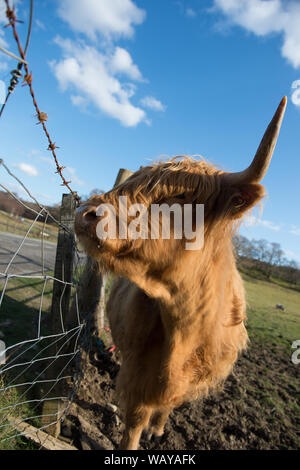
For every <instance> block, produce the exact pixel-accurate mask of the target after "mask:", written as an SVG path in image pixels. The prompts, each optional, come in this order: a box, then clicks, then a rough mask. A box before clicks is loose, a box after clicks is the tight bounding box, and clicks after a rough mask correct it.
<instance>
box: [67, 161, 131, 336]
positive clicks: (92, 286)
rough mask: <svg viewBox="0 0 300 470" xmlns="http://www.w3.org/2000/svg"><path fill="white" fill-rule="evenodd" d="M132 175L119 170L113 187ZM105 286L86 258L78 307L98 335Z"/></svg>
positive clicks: (91, 261) (91, 263) (100, 327)
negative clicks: (91, 315)
mask: <svg viewBox="0 0 300 470" xmlns="http://www.w3.org/2000/svg"><path fill="white" fill-rule="evenodd" d="M132 174H133V172H132V171H130V170H125V169H123V168H121V169H120V170H119V172H118V175H117V178H116V181H115V184H114V187H116V186H118V185H119V184H121V183H123V182H124V181H125V180H126V179H127V178H129V176H130V175H132ZM105 286H106V276H103V275H102V274H101V272H100V271H99V268H98V263H97V262H96V261H94V260H92V259H91V258H90V257H87V261H86V265H85V268H84V272H83V274H82V276H81V289H80V293H79V306H80V310H81V311H82V312H83V313H84V314H86V313H91V312H92V313H93V317H94V318H93V325H92V329H93V328H95V329H96V330H97V333H98V334H99V332H100V331H101V330H102V329H103V328H104V313H105ZM72 310H73V307H72Z"/></svg>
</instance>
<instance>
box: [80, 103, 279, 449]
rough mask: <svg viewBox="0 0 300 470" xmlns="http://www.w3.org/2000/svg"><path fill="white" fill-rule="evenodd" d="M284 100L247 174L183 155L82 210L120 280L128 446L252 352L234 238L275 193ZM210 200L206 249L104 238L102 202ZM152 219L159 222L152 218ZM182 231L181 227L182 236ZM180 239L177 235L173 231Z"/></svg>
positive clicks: (115, 312) (90, 238)
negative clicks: (271, 186)
mask: <svg viewBox="0 0 300 470" xmlns="http://www.w3.org/2000/svg"><path fill="white" fill-rule="evenodd" d="M286 101H287V100H286V97H285V98H283V100H282V101H281V103H280V105H279V107H278V109H277V111H276V113H275V115H274V117H273V119H272V121H271V123H270V125H269V127H268V128H267V131H266V132H265V135H264V137H263V139H262V141H261V144H260V146H259V148H258V150H257V153H256V155H255V157H254V159H253V161H252V163H251V164H250V166H249V167H248V168H247V169H246V170H244V171H242V172H239V173H229V172H224V171H221V170H220V169H216V168H215V167H214V166H212V165H211V164H209V163H207V162H206V161H204V160H196V159H192V158H188V157H180V158H175V159H172V160H170V161H167V162H159V163H155V164H153V165H150V166H147V167H142V168H140V170H139V171H137V172H136V173H134V174H133V175H132V176H130V177H129V179H127V180H126V181H125V182H124V183H122V184H120V185H119V186H117V187H115V188H114V189H113V190H112V191H110V192H108V193H106V194H103V195H100V196H94V197H92V198H91V199H90V200H89V201H88V202H87V203H86V204H85V205H84V206H83V207H81V208H80V209H79V210H78V212H77V216H76V223H75V228H76V233H77V235H78V237H79V239H80V241H81V242H82V244H83V246H84V248H85V250H86V251H87V253H88V254H89V255H90V256H91V257H93V258H94V259H95V260H97V261H98V262H99V264H100V266H101V268H102V269H103V270H104V271H111V272H113V273H114V274H115V275H116V279H115V281H114V283H113V287H112V289H111V293H110V298H109V301H108V304H107V313H108V317H109V322H110V326H111V331H112V336H113V339H114V341H115V344H116V345H117V346H118V348H119V349H120V352H121V355H122V365H121V368H120V372H119V375H118V379H117V390H118V393H119V396H120V399H121V403H122V406H123V410H124V420H125V431H124V435H123V438H122V442H121V448H122V449H137V448H138V445H139V440H140V436H141V433H142V431H143V430H146V429H147V428H148V430H149V432H150V434H153V435H154V436H156V437H158V436H162V434H163V432H164V425H165V422H166V420H167V417H168V415H169V413H170V412H171V411H172V409H173V408H174V407H177V406H179V405H180V404H181V403H183V402H184V401H188V400H191V399H195V398H197V397H201V396H205V395H206V394H207V393H208V392H209V391H210V390H213V389H216V388H217V387H218V386H220V385H222V383H223V382H224V381H225V379H226V378H227V377H228V375H229V374H230V372H231V371H232V368H233V365H234V363H235V362H236V359H237V357H238V354H239V352H240V351H242V350H243V349H244V348H246V345H247V341H248V336H247V332H246V328H245V320H246V305H245V294H244V288H243V283H242V280H241V277H240V275H239V273H238V271H237V268H236V261H235V255H234V251H233V245H232V236H233V234H234V233H235V231H236V229H237V227H238V225H239V222H240V220H241V219H242V217H243V216H244V214H245V213H246V212H247V211H249V210H250V209H251V208H253V207H254V206H255V205H256V204H257V203H258V202H259V201H260V200H261V199H262V198H263V196H264V195H265V190H264V187H263V186H262V185H261V184H259V183H260V181H261V180H262V178H263V177H264V175H265V173H266V172H267V169H268V166H269V164H270V160H271V157H272V154H273V151H274V148H275V145H276V141H277V138H278V134H279V130H280V126H281V122H282V119H283V115H284V112H285V108H286ZM120 196H127V198H128V200H129V201H130V203H131V204H143V205H146V207H150V205H152V204H162V203H164V204H167V205H172V204H174V203H177V204H180V205H182V206H183V205H184V204H192V206H193V207H194V206H195V205H196V204H204V208H205V212H204V215H205V219H204V220H205V221H204V246H203V247H202V248H201V249H198V250H196V251H189V250H186V249H185V243H186V240H185V239H184V237H183V238H182V239H177V238H176V237H174V236H172V233H173V232H174V224H173V225H171V237H170V239H169V240H166V239H163V238H162V237H160V238H158V239H154V240H153V239H151V238H150V239H142V238H140V239H131V238H130V237H129V236H128V237H127V238H126V239H124V237H120V236H118V234H117V236H116V238H115V239H106V240H99V238H98V237H97V224H98V223H99V220H100V219H101V217H100V216H99V215H98V214H99V213H98V212H97V211H98V207H99V206H100V205H101V204H103V203H109V204H111V205H112V206H113V207H114V208H115V209H116V216H117V219H118V221H120V219H121V214H119V213H118V200H119V198H120ZM148 224H149V225H151V220H150V219H149V221H148ZM172 230H173V232H172ZM173 235H174V233H173Z"/></svg>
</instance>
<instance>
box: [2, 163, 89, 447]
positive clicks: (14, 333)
mask: <svg viewBox="0 0 300 470" xmlns="http://www.w3.org/2000/svg"><path fill="white" fill-rule="evenodd" d="M1 174H2V176H3V178H1ZM4 176H5V181H8V180H9V179H13V182H14V184H16V183H17V185H18V186H19V187H20V190H21V189H22V193H24V192H25V194H26V195H27V198H26V200H25V198H20V197H19V196H18V195H17V193H13V192H12V191H10V189H9V187H10V185H9V184H4V183H2V182H1V181H2V180H4ZM0 189H1V192H2V194H5V196H6V197H7V198H8V199H10V200H11V201H13V202H14V207H18V206H21V207H23V208H24V207H26V209H27V212H26V213H27V214H28V213H30V214H31V218H28V219H26V220H25V219H24V217H21V216H19V215H16V214H15V213H13V212H12V213H11V214H9V213H7V212H5V215H6V217H10V219H11V220H13V223H11V224H6V225H5V224H2V225H1V212H0V292H1V293H0V340H1V342H0V348H1V350H0V448H10V447H12V448H18V447H20V446H21V447H22V446H24V445H25V444H24V438H23V436H24V435H26V434H30V433H37V432H38V430H40V431H41V430H48V431H50V430H52V431H53V426H54V425H55V424H56V423H58V422H59V421H60V420H61V419H62V417H63V415H64V413H65V412H66V411H67V409H68V407H69V405H70V403H71V400H72V397H73V396H74V393H75V392H76V387H77V385H78V381H79V379H80V376H81V373H82V370H83V368H82V363H81V359H80V357H81V355H80V344H82V343H81V342H82V341H83V339H84V334H86V319H83V318H82V317H81V312H80V308H79V300H78V292H79V290H78V289H79V286H80V281H79V280H80V276H81V273H82V267H83V264H84V257H83V255H82V254H81V253H80V250H79V249H78V247H77V245H76V242H75V238H74V234H73V231H72V220H69V226H68V224H64V223H63V219H61V221H58V220H57V219H56V218H55V217H54V216H53V215H52V214H51V213H50V212H49V210H48V209H46V208H45V207H44V206H43V205H41V204H40V203H39V202H38V201H37V200H36V198H35V197H34V196H33V195H32V194H31V193H30V191H29V190H28V189H27V188H26V187H25V185H24V184H23V183H22V181H20V180H19V179H18V178H17V177H16V176H15V175H14V174H13V173H12V172H11V171H10V169H9V168H8V167H7V166H6V165H5V164H4V162H3V161H0ZM70 197H71V198H73V196H72V195H70ZM28 201H30V202H28ZM74 207H75V203H74ZM22 219H23V220H22ZM12 226H14V227H16V226H18V231H17V234H16V230H14V231H12V230H11V227H12ZM37 227H38V230H36V228H37ZM22 230H23V233H22ZM50 232H51V233H52V234H55V233H56V236H57V237H58V238H57V240H58V244H57V243H53V242H52V241H49V240H48V239H47V236H45V234H48V233H50ZM54 236H55V235H53V237H54ZM61 240H67V241H68V244H69V261H68V258H66V257H65V254H66V253H65V251H66V249H65V246H63V247H61V246H60V244H61ZM59 250H61V251H62V256H59ZM66 260H67V261H66ZM67 263H68V266H67V265H66V264H67ZM58 265H59V266H58ZM58 267H59V269H58ZM58 273H59V275H58ZM22 423H23V424H24V423H29V424H30V425H31V426H30V430H28V431H27V432H24V430H23V431H22V432H20V429H21V427H20V425H21V424H22ZM50 433H51V434H55V432H54V433H53V432H50ZM41 445H43V443H42V442H41Z"/></svg>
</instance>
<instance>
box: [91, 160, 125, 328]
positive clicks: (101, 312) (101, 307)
mask: <svg viewBox="0 0 300 470" xmlns="http://www.w3.org/2000/svg"><path fill="white" fill-rule="evenodd" d="M132 174H133V172H132V171H130V170H125V169H124V168H121V169H120V170H119V172H118V175H117V178H116V181H115V184H114V188H115V187H116V186H118V185H119V184H121V183H123V182H124V181H125V180H127V178H129V176H131V175H132ZM100 276H101V274H100ZM106 281H107V277H106V276H102V282H101V289H100V298H99V302H98V306H97V310H96V312H95V315H96V324H97V327H98V331H101V330H103V328H104V316H105V287H106Z"/></svg>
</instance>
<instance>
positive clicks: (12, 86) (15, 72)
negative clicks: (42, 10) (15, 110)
mask: <svg viewBox="0 0 300 470" xmlns="http://www.w3.org/2000/svg"><path fill="white" fill-rule="evenodd" d="M32 19H33V0H30V11H29V24H28V30H27V38H26V44H25V48H24V59H20V58H18V57H16V56H15V58H17V59H18V60H19V63H18V66H17V69H13V70H12V71H11V72H10V73H11V74H12V78H11V80H10V85H9V87H8V92H7V95H6V97H5V100H4V103H3V105H2V106H1V109H0V118H1V116H2V113H3V111H4V109H5V106H6V104H7V101H8V99H9V97H10V95H11V94H12V93H13V92H14V89H15V87H16V86H17V84H18V83H19V78H21V77H22V72H21V70H22V67H23V63H24V61H25V57H26V54H27V50H28V46H29V42H30V38H31V30H32ZM25 62H26V61H25Z"/></svg>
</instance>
